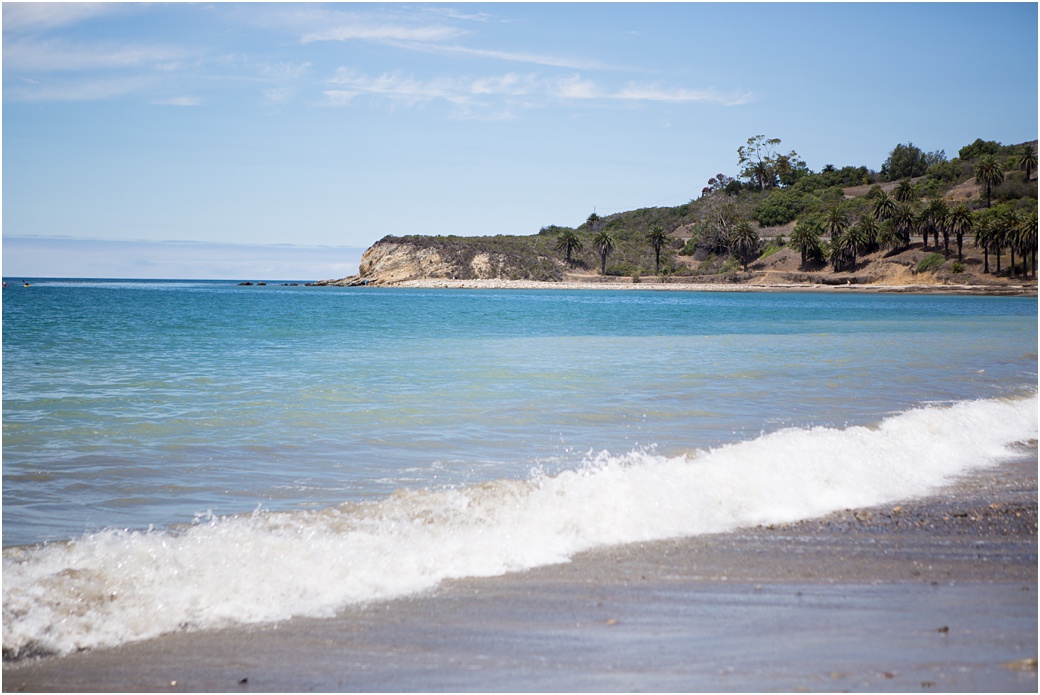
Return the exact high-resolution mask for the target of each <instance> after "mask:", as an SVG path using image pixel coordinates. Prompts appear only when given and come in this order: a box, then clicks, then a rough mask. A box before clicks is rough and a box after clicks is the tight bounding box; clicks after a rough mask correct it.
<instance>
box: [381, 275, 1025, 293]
mask: <svg viewBox="0 0 1040 695" xmlns="http://www.w3.org/2000/svg"><path fill="white" fill-rule="evenodd" d="M382 286H388V287H414V288H426V289H484V290H487V289H513V290H643V291H654V290H656V291H667V292H677V291H685V292H831V293H850V292H851V293H856V294H871V293H875V294H883V293H889V294H893V293H899V294H953V295H991V296H1017V297H1035V296H1037V287H1036V285H1011V284H993V285H946V284H906V285H887V284H874V283H871V284H851V283H850V284H845V285H829V284H813V283H801V284H798V283H770V282H767V281H760V282H750V283H730V282H727V283H716V282H683V281H680V280H673V281H670V282H662V281H658V280H656V279H646V278H644V279H642V280H641V281H639V282H633V281H632V280H631V279H627V280H616V281H615V280H610V281H592V280H580V281H573V280H565V281H562V282H542V281H536V280H503V279H493V280H479V279H473V280H448V279H441V278H436V279H433V278H431V279H425V280H405V281H402V282H397V283H393V284H390V285H382Z"/></svg>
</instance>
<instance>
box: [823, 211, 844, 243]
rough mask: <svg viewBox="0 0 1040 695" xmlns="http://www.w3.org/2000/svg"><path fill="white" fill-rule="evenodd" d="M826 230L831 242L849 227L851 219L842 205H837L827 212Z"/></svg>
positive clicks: (825, 219)
mask: <svg viewBox="0 0 1040 695" xmlns="http://www.w3.org/2000/svg"><path fill="white" fill-rule="evenodd" d="M823 224H824V229H826V230H827V235H828V236H830V238H831V241H834V238H835V237H836V236H838V235H839V234H841V233H842V232H844V231H845V228H846V227H848V226H849V217H848V215H846V214H845V210H844V209H843V208H842V207H841V205H835V206H834V207H832V208H831V209H830V210H828V211H827V213H826V215H825V216H824V222H823Z"/></svg>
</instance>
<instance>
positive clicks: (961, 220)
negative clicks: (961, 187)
mask: <svg viewBox="0 0 1040 695" xmlns="http://www.w3.org/2000/svg"><path fill="white" fill-rule="evenodd" d="M974 224H975V218H974V217H972V215H971V210H969V209H968V206H967V205H965V204H964V203H961V204H960V205H958V206H957V207H955V208H954V209H953V211H952V212H950V229H951V230H952V231H953V235H954V237H955V238H956V239H957V260H958V261H963V260H964V255H963V253H962V251H963V249H964V235H965V234H969V233H971V230H972V228H973V226H974Z"/></svg>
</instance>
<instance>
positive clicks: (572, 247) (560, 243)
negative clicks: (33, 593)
mask: <svg viewBox="0 0 1040 695" xmlns="http://www.w3.org/2000/svg"><path fill="white" fill-rule="evenodd" d="M584 247H585V244H584V242H582V240H581V237H580V236H578V233H577V232H576V231H574V230H573V229H565V230H563V231H562V232H560V235H559V236H558V237H556V250H557V251H563V252H565V253H566V254H567V265H570V264H571V254H572V253H573V252H575V251H581V250H582V249H583V248H584Z"/></svg>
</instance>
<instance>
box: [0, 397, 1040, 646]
mask: <svg viewBox="0 0 1040 695" xmlns="http://www.w3.org/2000/svg"><path fill="white" fill-rule="evenodd" d="M1036 437H1037V397H1036V395H1035V394H1034V395H1032V396H1030V397H1028V398H1024V399H1014V400H1004V399H995V400H983V401H972V402H964V403H959V404H955V405H952V406H949V407H927V408H921V409H915V410H911V411H908V412H905V413H902V414H899V415H896V416H893V417H890V418H888V419H886V420H884V421H882V422H881V423H879V424H878V425H877V426H876V427H849V428H846V429H833V428H811V429H785V430H780V431H777V432H773V433H770V434H765V435H762V436H761V437H758V438H756V439H753V440H750V441H746V442H741V443H736V444H731V445H727V446H723V447H719V448H717V449H712V450H709V451H702V452H694V453H691V454H689V455H684V456H678V457H665V456H659V455H655V454H652V453H648V452H630V453H628V454H625V455H621V456H615V455H610V454H607V453H603V454H600V455H598V456H595V457H592V458H590V459H589V460H587V461H585V462H583V463H582V465H581V466H580V467H578V468H576V469H574V470H570V471H566V472H563V473H561V474H559V475H555V476H543V475H537V474H535V475H532V477H531V478H530V479H528V480H523V481H519V480H500V481H495V482H490V483H485V484H482V485H476V486H470V487H465V488H459V489H452V490H438V491H432V490H418V491H403V492H400V493H398V494H395V495H392V496H390V497H389V498H387V499H385V500H382V501H379V502H372V503H361V504H354V503H352V504H344V505H341V506H339V507H335V508H331V509H327V510H323V511H300V512H290V513H272V512H262V511H258V512H256V513H254V514H251V515H245V516H235V517H224V518H210V519H205V520H202V521H200V522H199V523H197V524H195V525H193V526H190V527H187V528H183V529H176V530H162V531H154V530H153V531H147V532H140V531H118V530H112V531H105V532H101V533H96V534H91V535H87V536H84V537H82V538H79V539H77V540H74V541H70V542H67V543H55V544H49V545H45V546H37V547H29V548H12V549H8V550H5V551H4V561H3V562H4V565H3V596H4V598H3V616H4V627H3V640H4V646H3V650H4V656H5V658H9V659H10V658H20V657H24V656H29V655H34V654H64V653H68V652H72V651H75V650H80V649H89V648H94V647H101V646H111V645H116V644H120V643H123V642H128V641H134V640H141V639H146V638H149V637H154V636H157V635H160V634H163V633H167V632H171V631H175V630H195V629H205V628H215V627H222V626H229V625H236V624H249V623H261V622H271V621H278V620H283V619H287V618H290V617H294V616H315V617H320V616H328V615H332V614H333V613H334V612H335V611H336V610H337V609H340V608H342V607H344V606H347V605H350V604H355V603H363V602H367V601H373V600H378V599H385V598H390V597H394V596H402V595H407V594H411V593H415V592H419V591H423V590H426V589H429V588H431V587H433V586H435V585H436V584H437V583H438V582H440V581H442V580H444V579H447V578H453V577H482V576H493V575H498V574H502V573H505V572H508V571H511V570H521V569H525V568H530V567H535V566H538V565H545V564H550V563H556V562H562V561H566V560H567V559H568V558H569V557H571V556H572V555H574V554H575V553H578V552H580V551H583V550H588V549H590V548H595V547H599V546H606V545H612V544H619V543H628V542H634V541H646V540H654V539H663V538H669V537H677V536H687V535H696V534H701V533H711V532H718V531H726V530H730V529H734V528H738V527H741V526H748V525H755V524H763V523H777V522H784V521H793V520H796V519H802V518H810V517H814V516H819V515H821V514H826V513H828V512H830V511H834V510H838V509H844V508H848V507H860V506H868V505H873V504H879V503H882V502H885V501H889V500H895V499H901V498H905V497H911V496H916V495H922V494H925V493H927V492H929V491H931V490H933V489H934V488H935V487H937V486H939V485H941V484H943V483H944V482H947V481H949V480H950V479H951V478H952V477H954V476H956V475H958V474H960V473H963V472H965V471H967V470H969V469H972V468H975V467H982V466H989V465H993V464H996V463H998V462H1000V461H1001V460H1004V459H1006V458H1008V457H1009V456H1011V455H1012V450H1011V448H1010V447H1011V445H1012V444H1014V443H1016V442H1021V441H1025V440H1029V439H1035V438H1036Z"/></svg>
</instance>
